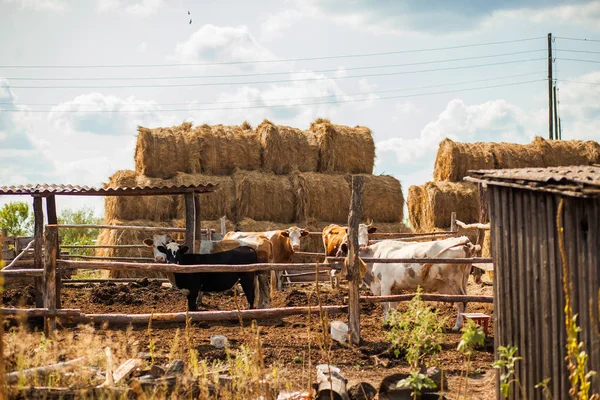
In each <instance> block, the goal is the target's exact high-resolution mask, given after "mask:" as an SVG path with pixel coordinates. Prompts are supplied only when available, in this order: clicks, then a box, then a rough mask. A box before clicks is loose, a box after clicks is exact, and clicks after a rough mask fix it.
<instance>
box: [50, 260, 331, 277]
mask: <svg viewBox="0 0 600 400" xmlns="http://www.w3.org/2000/svg"><path fill="white" fill-rule="evenodd" d="M57 263H58V266H59V267H60V268H63V269H105V270H116V271H118V270H124V271H149V272H175V273H182V274H186V273H188V274H189V273H194V272H249V271H285V270H286V269H296V270H302V271H312V270H314V269H315V268H316V265H317V263H308V264H302V263H289V264H271V263H256V264H239V265H224V264H206V265H178V264H161V263H128V262H110V261H107V262H99V261H75V260H58V261H57ZM319 268H328V269H341V268H342V264H339V263H331V264H319Z"/></svg>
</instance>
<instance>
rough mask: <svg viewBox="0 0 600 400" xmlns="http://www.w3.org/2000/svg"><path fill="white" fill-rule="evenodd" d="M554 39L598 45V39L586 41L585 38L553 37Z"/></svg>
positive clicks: (599, 41)
mask: <svg viewBox="0 0 600 400" xmlns="http://www.w3.org/2000/svg"><path fill="white" fill-rule="evenodd" d="M554 38H555V39H563V40H576V41H580V42H598V43H600V40H598V39H586V38H572V37H564V36H554Z"/></svg>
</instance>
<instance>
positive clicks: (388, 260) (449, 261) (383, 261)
mask: <svg viewBox="0 0 600 400" xmlns="http://www.w3.org/2000/svg"><path fill="white" fill-rule="evenodd" d="M343 260H345V258H344V257H327V261H343ZM361 260H363V261H364V262H366V263H374V264H396V263H402V264H491V263H492V262H493V260H492V258H480V257H475V258H367V257H365V258H362V257H361ZM320 265H323V266H325V265H328V264H320Z"/></svg>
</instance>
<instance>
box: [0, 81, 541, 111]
mask: <svg viewBox="0 0 600 400" xmlns="http://www.w3.org/2000/svg"><path fill="white" fill-rule="evenodd" d="M533 82H546V79H535V80H530V81H524V82H513V83H506V84H500V85H491V86H482V87H475V88H467V89H457V90H446V91H439V92H430V93H414V94H407V95H400V96H387V97H376V98H365V99H350V100H336V101H326V102H315V103H302V104H273V105H256V106H245V107H226V108H187V109H165V110H96V111H92V110H27V112H32V113H35V112H38V113H42V112H52V111H60V112H68V113H77V112H98V113H147V112H154V111H161V112H183V111H185V112H189V111H227V110H248V109H262V108H281V107H303V106H314V105H324V104H343V103H357V102H364V101H375V100H390V99H401V98H409V97H422V96H432V95H438V94H448V93H460V92H470V91H474V90H484V89H492V88H498V87H506V86H516V85H524V84H528V83H533ZM22 111H23V110H15V109H12V110H0V112H22Z"/></svg>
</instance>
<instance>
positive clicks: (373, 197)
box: [348, 175, 404, 223]
mask: <svg viewBox="0 0 600 400" xmlns="http://www.w3.org/2000/svg"><path fill="white" fill-rule="evenodd" d="M363 177H364V178H363V179H364V181H363V220H365V221H368V220H373V221H375V222H376V223H381V222H402V221H403V220H404V195H403V194H402V186H401V185H400V181H398V180H397V179H396V178H394V177H393V176H390V175H363ZM348 178H349V179H348V183H349V184H350V185H352V177H348Z"/></svg>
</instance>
